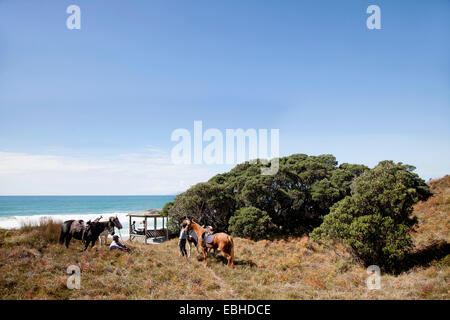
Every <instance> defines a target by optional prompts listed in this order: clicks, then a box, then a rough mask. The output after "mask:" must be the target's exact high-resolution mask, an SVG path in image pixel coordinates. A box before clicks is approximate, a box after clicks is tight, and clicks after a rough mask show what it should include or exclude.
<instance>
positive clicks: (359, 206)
mask: <svg viewBox="0 0 450 320" xmlns="http://www.w3.org/2000/svg"><path fill="white" fill-rule="evenodd" d="M414 169H415V168H414V167H412V166H409V165H403V164H402V163H398V164H396V163H394V162H392V161H382V162H380V163H379V164H378V165H377V166H376V167H375V168H374V169H372V170H369V171H366V172H365V173H364V174H362V175H361V176H360V177H358V178H356V179H355V180H354V182H353V185H352V191H351V196H347V197H346V198H344V199H343V200H341V201H339V202H338V203H336V204H335V205H333V206H332V208H331V210H330V213H329V214H328V215H326V216H325V218H324V221H323V223H322V225H321V226H320V227H318V228H316V229H315V230H314V231H313V232H312V234H311V236H312V238H313V239H314V240H319V239H335V240H338V241H341V242H343V243H344V244H346V245H348V246H349V247H350V248H351V249H352V251H353V253H354V254H355V255H356V256H357V257H358V258H360V259H361V260H362V261H363V262H364V264H366V265H371V264H376V265H378V266H380V267H382V268H383V269H385V270H393V269H394V268H395V266H397V265H398V264H399V263H401V262H402V260H403V259H404V258H405V256H406V254H407V253H408V252H409V250H410V249H411V248H412V239H411V235H410V232H411V231H412V228H413V227H414V225H415V224H416V223H417V219H416V218H411V214H412V211H413V207H412V206H413V205H414V204H415V203H416V202H418V201H419V200H425V199H427V198H428V197H429V196H430V191H429V189H428V187H427V185H426V184H425V182H424V181H423V180H422V179H420V178H419V176H418V175H417V174H415V173H413V172H412V171H414Z"/></svg>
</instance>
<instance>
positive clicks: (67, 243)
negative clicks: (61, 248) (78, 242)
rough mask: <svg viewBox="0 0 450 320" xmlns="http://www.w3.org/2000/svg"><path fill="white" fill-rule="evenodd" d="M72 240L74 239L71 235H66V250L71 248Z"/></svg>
mask: <svg viewBox="0 0 450 320" xmlns="http://www.w3.org/2000/svg"><path fill="white" fill-rule="evenodd" d="M70 239H72V237H71V236H70V235H66V248H69V243H70Z"/></svg>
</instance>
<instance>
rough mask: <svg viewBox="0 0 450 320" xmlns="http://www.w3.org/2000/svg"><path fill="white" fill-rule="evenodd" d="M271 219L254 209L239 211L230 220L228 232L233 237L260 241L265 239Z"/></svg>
mask: <svg viewBox="0 0 450 320" xmlns="http://www.w3.org/2000/svg"><path fill="white" fill-rule="evenodd" d="M270 223H271V219H270V217H269V215H268V214H267V212H265V211H262V210H260V209H258V208H255V207H245V208H242V209H239V210H237V211H236V212H235V214H234V215H233V216H232V217H231V218H230V226H229V227H228V230H229V231H230V232H231V233H232V234H233V235H235V236H239V237H244V238H250V239H252V240H260V239H265V238H267V234H268V233H269V228H270Z"/></svg>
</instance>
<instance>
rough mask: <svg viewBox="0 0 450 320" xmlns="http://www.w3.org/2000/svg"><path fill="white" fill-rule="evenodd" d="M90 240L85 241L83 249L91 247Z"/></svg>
mask: <svg viewBox="0 0 450 320" xmlns="http://www.w3.org/2000/svg"><path fill="white" fill-rule="evenodd" d="M89 242H90V240H86V242H85V243H84V250H83V251H86V250H87V248H88V247H89Z"/></svg>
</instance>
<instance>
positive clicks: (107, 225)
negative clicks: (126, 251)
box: [59, 219, 115, 251]
mask: <svg viewBox="0 0 450 320" xmlns="http://www.w3.org/2000/svg"><path fill="white" fill-rule="evenodd" d="M97 220H98V219H97ZM114 226H115V223H114V221H113V220H112V219H110V220H108V221H106V222H98V221H96V220H94V221H90V220H89V221H88V222H87V223H84V221H83V220H67V221H64V222H63V224H62V225H61V233H60V235H59V243H60V244H63V243H64V242H65V244H66V248H69V243H70V240H71V239H72V238H74V239H77V240H81V241H83V242H84V250H83V251H86V249H87V248H88V246H89V244H91V248H92V247H93V246H94V245H95V243H96V242H97V240H98V237H99V235H100V234H101V233H102V232H103V231H105V230H108V231H109V232H110V233H111V234H114Z"/></svg>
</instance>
